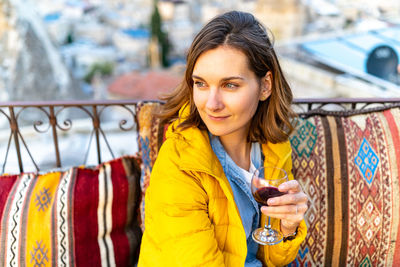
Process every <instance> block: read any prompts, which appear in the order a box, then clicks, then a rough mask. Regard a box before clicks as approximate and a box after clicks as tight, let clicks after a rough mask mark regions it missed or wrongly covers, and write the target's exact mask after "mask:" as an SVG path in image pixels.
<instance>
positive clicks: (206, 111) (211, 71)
mask: <svg viewBox="0 0 400 267" xmlns="http://www.w3.org/2000/svg"><path fill="white" fill-rule="evenodd" d="M192 78H193V98H194V103H195V105H196V107H197V109H198V111H199V113H200V116H201V118H202V120H203V122H204V123H205V125H206V126H207V128H208V130H209V131H210V132H211V133H212V134H213V135H216V136H219V137H220V138H221V140H222V139H225V140H226V141H240V140H246V137H247V133H248V130H249V126H250V121H251V119H252V117H253V116H254V114H255V112H256V109H257V105H258V102H259V101H260V100H265V99H267V98H268V97H269V95H270V93H271V74H270V72H268V73H267V74H266V75H265V77H263V78H258V77H257V76H256V75H255V74H254V73H253V72H252V71H251V70H250V69H249V66H248V61H247V57H246V55H245V54H244V53H243V52H241V51H240V50H238V49H235V48H231V47H227V46H220V47H217V48H215V49H212V50H208V51H206V52H204V53H203V54H201V55H200V57H199V58H198V59H197V61H196V64H195V65H194V69H193V75H192Z"/></svg>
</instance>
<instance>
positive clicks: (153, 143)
mask: <svg viewBox="0 0 400 267" xmlns="http://www.w3.org/2000/svg"><path fill="white" fill-rule="evenodd" d="M160 105H161V104H160V103H156V102H147V103H145V102H142V103H139V104H138V105H137V109H136V118H137V123H138V142H139V153H140V156H141V158H142V165H141V169H142V175H141V178H140V186H141V189H142V198H141V202H140V218H139V219H140V221H141V223H140V226H141V228H142V230H143V231H144V216H145V213H144V194H145V192H146V188H147V186H148V185H149V181H150V173H151V170H152V167H153V164H154V162H155V161H156V158H157V155H158V150H159V148H160V147H161V144H162V142H163V136H164V126H163V125H161V123H160V119H159V118H157V117H156V116H154V112H155V111H156V110H157V109H158V108H159V107H160Z"/></svg>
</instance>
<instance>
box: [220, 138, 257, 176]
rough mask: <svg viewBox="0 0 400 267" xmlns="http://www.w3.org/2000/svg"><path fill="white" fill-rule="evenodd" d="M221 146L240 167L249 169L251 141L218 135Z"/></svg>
mask: <svg viewBox="0 0 400 267" xmlns="http://www.w3.org/2000/svg"><path fill="white" fill-rule="evenodd" d="M220 141H221V144H222V146H223V147H224V149H225V151H226V153H228V155H229V156H230V157H231V159H232V160H233V162H235V163H236V165H238V166H239V167H240V168H242V169H245V170H249V169H250V152H251V143H248V142H247V141H246V139H244V141H243V139H242V140H237V141H236V142H235V141H234V140H226V139H225V138H223V137H222V136H221V137H220Z"/></svg>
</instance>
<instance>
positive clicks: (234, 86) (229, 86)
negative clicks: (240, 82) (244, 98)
mask: <svg viewBox="0 0 400 267" xmlns="http://www.w3.org/2000/svg"><path fill="white" fill-rule="evenodd" d="M225 87H226V88H229V89H236V88H237V87H238V86H237V85H236V84H234V83H227V84H226V85H225Z"/></svg>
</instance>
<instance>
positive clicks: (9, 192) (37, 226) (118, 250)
mask: <svg viewBox="0 0 400 267" xmlns="http://www.w3.org/2000/svg"><path fill="white" fill-rule="evenodd" d="M139 176H140V169H139V165H138V163H137V159H136V158H134V157H123V158H119V159H115V160H113V161H110V162H107V163H104V164H102V165H100V166H98V167H97V168H93V169H90V168H72V169H70V170H69V171H66V172H51V173H47V174H41V175H36V174H32V173H26V174H22V175H19V176H16V175H14V176H0V215H1V222H0V223H1V228H0V229H1V231H0V266H83V267H87V266H132V265H133V263H134V262H135V260H136V257H137V248H138V246H139V243H140V238H141V231H140V228H139V226H138V223H137V222H135V221H133V218H136V217H137V215H136V214H134V213H135V212H136V211H137V208H138V202H139V199H138V197H139V196H140V192H139V191H140V188H139Z"/></svg>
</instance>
